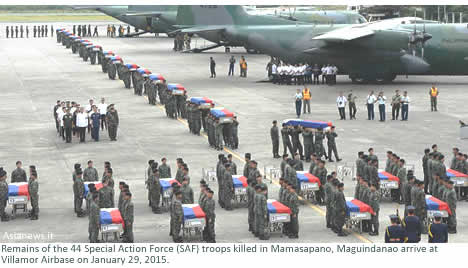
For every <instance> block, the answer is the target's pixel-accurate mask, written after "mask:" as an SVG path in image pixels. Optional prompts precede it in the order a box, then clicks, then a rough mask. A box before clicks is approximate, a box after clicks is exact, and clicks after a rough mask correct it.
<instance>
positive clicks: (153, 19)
mask: <svg viewBox="0 0 468 268" xmlns="http://www.w3.org/2000/svg"><path fill="white" fill-rule="evenodd" d="M73 8H75V9H91V10H96V11H99V12H102V13H104V14H106V15H108V16H111V17H113V18H115V19H117V20H120V21H122V22H125V23H127V24H129V25H131V26H133V27H135V28H136V29H140V30H143V32H138V33H134V34H131V36H134V35H139V34H143V33H166V34H169V35H171V36H172V34H170V33H171V32H173V31H174V30H176V29H177V28H176V27H174V26H173V25H174V24H175V23H176V16H177V6H138V5H136V6H132V5H130V6H74V7H73Z"/></svg>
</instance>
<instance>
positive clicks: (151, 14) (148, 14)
mask: <svg viewBox="0 0 468 268" xmlns="http://www.w3.org/2000/svg"><path fill="white" fill-rule="evenodd" d="M162 14H163V13H162V12H161V11H150V12H138V13H127V14H125V16H127V17H139V16H142V17H155V18H158V17H161V16H162Z"/></svg>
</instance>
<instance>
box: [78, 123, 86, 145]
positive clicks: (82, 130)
mask: <svg viewBox="0 0 468 268" xmlns="http://www.w3.org/2000/svg"><path fill="white" fill-rule="evenodd" d="M78 133H79V135H80V142H84V141H85V140H86V127H79V128H78Z"/></svg>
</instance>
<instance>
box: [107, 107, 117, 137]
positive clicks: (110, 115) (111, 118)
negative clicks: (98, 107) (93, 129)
mask: <svg viewBox="0 0 468 268" xmlns="http://www.w3.org/2000/svg"><path fill="white" fill-rule="evenodd" d="M108 109H109V111H108V112H107V114H106V122H107V130H108V132H109V138H110V140H111V141H116V140H117V129H118V127H119V114H118V113H117V110H116V109H115V108H114V104H111V105H109V108H108Z"/></svg>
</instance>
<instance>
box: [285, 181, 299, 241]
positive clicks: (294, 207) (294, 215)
mask: <svg viewBox="0 0 468 268" xmlns="http://www.w3.org/2000/svg"><path fill="white" fill-rule="evenodd" d="M288 191H289V200H288V207H289V208H290V209H291V222H290V223H289V232H288V237H289V238H299V198H298V196H297V193H296V187H295V186H294V185H290V186H289V187H288Z"/></svg>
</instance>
